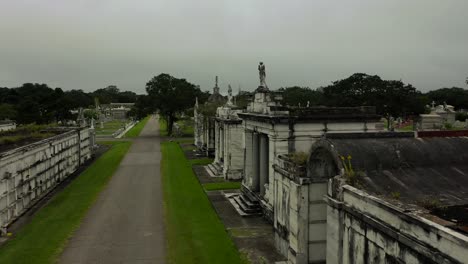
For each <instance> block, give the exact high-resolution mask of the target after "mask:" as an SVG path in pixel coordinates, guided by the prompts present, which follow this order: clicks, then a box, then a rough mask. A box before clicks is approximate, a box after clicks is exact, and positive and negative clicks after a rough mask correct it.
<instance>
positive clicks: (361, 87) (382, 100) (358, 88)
mask: <svg viewBox="0 0 468 264" xmlns="http://www.w3.org/2000/svg"><path fill="white" fill-rule="evenodd" d="M322 89H323V98H324V103H325V105H328V106H361V105H362V106H375V107H376V110H377V113H378V114H381V115H384V116H385V117H387V118H388V117H389V116H390V115H391V116H395V117H396V116H401V117H406V116H408V115H415V114H420V113H424V112H425V105H426V104H427V103H428V102H427V99H426V98H425V97H424V96H423V94H421V92H419V91H418V90H416V88H414V87H413V86H412V85H411V84H404V83H403V82H402V81H395V80H382V79H381V78H380V77H379V76H377V75H367V74H364V73H355V74H353V75H351V76H350V77H348V78H346V79H343V80H339V81H335V82H333V83H332V85H329V86H327V87H323V88H322Z"/></svg>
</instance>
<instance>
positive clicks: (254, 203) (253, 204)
mask: <svg viewBox="0 0 468 264" xmlns="http://www.w3.org/2000/svg"><path fill="white" fill-rule="evenodd" d="M239 197H240V199H241V200H242V202H243V203H244V204H246V205H247V206H248V207H250V208H254V207H258V206H260V204H259V202H258V201H251V200H250V199H249V198H248V197H247V196H246V195H240V196H239Z"/></svg>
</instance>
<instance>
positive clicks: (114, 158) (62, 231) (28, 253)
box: [0, 141, 131, 263]
mask: <svg viewBox="0 0 468 264" xmlns="http://www.w3.org/2000/svg"><path fill="white" fill-rule="evenodd" d="M130 145H131V142H123V141H120V142H113V143H112V147H111V149H110V150H109V151H107V152H106V153H104V154H103V155H102V156H101V157H99V158H98V159H97V160H96V161H95V162H94V163H93V164H92V165H91V166H89V167H88V168H87V169H86V170H85V171H84V172H83V173H81V174H80V175H79V176H78V177H77V178H76V179H74V180H73V182H72V183H71V184H70V185H68V186H67V187H66V188H65V189H64V190H63V191H61V192H60V193H58V194H57V195H56V196H55V197H53V198H52V199H51V200H50V202H49V203H48V204H47V205H46V206H45V207H44V208H42V209H40V210H39V211H38V212H37V213H36V215H34V217H33V219H32V220H31V222H29V223H28V224H27V225H26V226H24V227H23V228H22V229H21V230H20V231H19V232H18V233H17V234H16V235H15V236H14V237H13V238H12V239H11V240H10V241H8V242H7V243H6V244H5V245H4V246H2V247H1V248H0V263H54V262H56V260H57V259H58V257H59V256H60V254H61V252H62V250H63V248H64V247H65V245H66V243H67V240H68V238H69V237H71V235H72V234H73V232H74V230H76V229H77V228H78V227H79V226H80V223H81V221H82V219H83V217H84V216H85V214H86V212H87V211H88V209H89V208H90V207H91V205H92V204H93V202H94V201H95V200H96V198H97V196H98V194H99V192H101V190H102V189H103V188H104V187H105V185H106V183H107V182H108V181H109V179H110V178H111V176H112V175H113V174H114V172H115V170H116V169H117V167H118V166H119V164H120V161H121V160H122V158H123V157H124V155H125V153H126V152H127V150H128V149H129V147H130Z"/></svg>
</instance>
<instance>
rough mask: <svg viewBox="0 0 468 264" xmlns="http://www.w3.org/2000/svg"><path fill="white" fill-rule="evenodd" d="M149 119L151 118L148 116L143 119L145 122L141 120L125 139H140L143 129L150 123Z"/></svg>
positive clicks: (126, 134)
mask: <svg viewBox="0 0 468 264" xmlns="http://www.w3.org/2000/svg"><path fill="white" fill-rule="evenodd" d="M149 118H150V117H149V116H147V117H145V118H143V120H140V122H138V123H137V124H136V125H135V126H134V127H132V128H131V129H130V130H129V131H127V133H125V135H124V137H126V138H134V137H138V136H139V135H140V133H141V131H142V130H143V128H144V127H145V125H146V123H147V122H148V120H149Z"/></svg>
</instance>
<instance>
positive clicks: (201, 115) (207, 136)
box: [193, 76, 226, 156]
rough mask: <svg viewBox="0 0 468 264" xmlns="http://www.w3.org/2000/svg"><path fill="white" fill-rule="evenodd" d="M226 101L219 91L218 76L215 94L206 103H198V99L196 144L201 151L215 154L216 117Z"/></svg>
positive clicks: (195, 124)
mask: <svg viewBox="0 0 468 264" xmlns="http://www.w3.org/2000/svg"><path fill="white" fill-rule="evenodd" d="M225 102H226V99H225V98H224V96H222V95H221V94H220V92H219V86H218V76H216V79H215V86H214V88H213V94H211V95H210V97H209V98H208V100H207V102H205V104H204V105H199V104H198V99H196V102H195V106H194V110H193V116H194V144H195V146H196V147H197V148H198V150H199V151H200V152H203V153H204V154H206V155H207V156H213V155H214V152H215V118H216V116H215V115H216V110H217V108H218V107H219V106H222V105H223V104H224V103H225Z"/></svg>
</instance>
